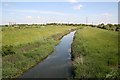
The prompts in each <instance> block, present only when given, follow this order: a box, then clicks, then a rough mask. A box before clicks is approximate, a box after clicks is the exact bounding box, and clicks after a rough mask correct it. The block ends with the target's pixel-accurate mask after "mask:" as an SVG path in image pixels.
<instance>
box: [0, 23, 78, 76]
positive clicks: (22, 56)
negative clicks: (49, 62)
mask: <svg viewBox="0 0 120 80" xmlns="http://www.w3.org/2000/svg"><path fill="white" fill-rule="evenodd" d="M74 29H76V27H71V26H60V25H58V26H51V25H49V26H38V27H32V26H31V27H22V28H21V27H4V28H2V43H3V44H2V56H3V58H2V77H3V78H15V77H18V76H20V75H21V74H22V73H23V72H25V71H26V70H28V69H29V68H31V67H32V66H35V65H36V64H37V63H38V62H40V61H42V60H43V59H45V58H46V57H47V56H48V55H49V54H50V53H51V52H52V51H53V50H54V47H55V45H57V44H58V43H59V39H60V38H61V37H62V36H63V35H65V34H67V33H69V32H70V31H71V30H74Z"/></svg>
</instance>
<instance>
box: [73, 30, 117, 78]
mask: <svg viewBox="0 0 120 80" xmlns="http://www.w3.org/2000/svg"><path fill="white" fill-rule="evenodd" d="M72 55H73V66H74V68H75V70H74V73H75V78H117V77H118V71H117V70H118V32H113V31H107V30H102V29H98V28H84V29H80V30H78V31H77V32H76V34H75V39H74V41H73V44H72Z"/></svg>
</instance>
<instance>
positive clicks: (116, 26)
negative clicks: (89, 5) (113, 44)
mask: <svg viewBox="0 0 120 80" xmlns="http://www.w3.org/2000/svg"><path fill="white" fill-rule="evenodd" d="M49 25H51V26H52V25H61V26H91V27H97V28H101V29H107V30H112V31H120V24H106V25H105V24H104V23H102V24H98V25H92V24H73V23H47V24H14V25H2V27H15V28H31V27H36V28H40V27H41V26H42V27H44V26H49Z"/></svg>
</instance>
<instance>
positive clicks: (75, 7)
mask: <svg viewBox="0 0 120 80" xmlns="http://www.w3.org/2000/svg"><path fill="white" fill-rule="evenodd" d="M82 7H83V5H80V4H79V5H76V6H74V7H73V9H75V10H80V9H81V8H82Z"/></svg>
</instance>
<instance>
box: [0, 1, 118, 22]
mask: <svg viewBox="0 0 120 80" xmlns="http://www.w3.org/2000/svg"><path fill="white" fill-rule="evenodd" d="M0 17H2V23H0V24H8V23H9V22H16V23H17V24H43V23H53V22H55V23H80V24H84V23H87V24H100V23H105V24H108V23H113V24H115V23H118V3H117V2H77V0H69V1H68V2H2V16H0Z"/></svg>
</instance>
